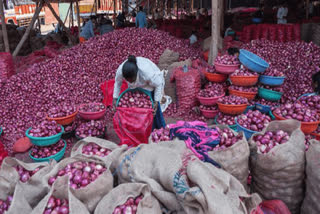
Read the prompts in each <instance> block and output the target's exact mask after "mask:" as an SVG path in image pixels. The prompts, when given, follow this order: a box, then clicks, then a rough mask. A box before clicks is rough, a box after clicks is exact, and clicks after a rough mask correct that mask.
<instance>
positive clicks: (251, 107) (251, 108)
mask: <svg viewBox="0 0 320 214" xmlns="http://www.w3.org/2000/svg"><path fill="white" fill-rule="evenodd" d="M249 110H252V111H253V110H255V106H248V107H247V108H246V110H245V111H244V112H243V114H245V113H247V112H248V111H249Z"/></svg>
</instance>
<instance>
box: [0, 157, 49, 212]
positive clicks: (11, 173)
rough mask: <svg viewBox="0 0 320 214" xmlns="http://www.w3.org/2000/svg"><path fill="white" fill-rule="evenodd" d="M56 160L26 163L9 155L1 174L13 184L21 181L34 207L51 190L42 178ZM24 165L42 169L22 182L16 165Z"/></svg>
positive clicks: (29, 167)
mask: <svg viewBox="0 0 320 214" xmlns="http://www.w3.org/2000/svg"><path fill="white" fill-rule="evenodd" d="M54 164H55V163H54V162H51V163H47V162H42V163H24V162H22V161H19V160H18V159H15V158H12V157H7V158H5V159H4V161H3V163H2V165H1V169H0V176H2V177H4V178H6V179H7V180H9V181H10V182H11V183H12V184H14V185H15V184H16V183H20V185H21V186H22V187H23V189H24V191H25V195H26V196H27V197H26V200H27V201H28V203H29V204H30V205H31V207H34V206H35V205H36V204H37V203H38V202H39V201H40V200H41V199H42V198H43V197H44V196H45V195H46V194H47V192H48V191H49V189H48V187H46V186H43V185H42V178H43V176H44V175H46V174H48V173H49V172H50V171H51V169H52V168H53V166H54ZM18 165H20V166H22V167H23V168H25V169H26V170H28V171H33V170H35V169H36V168H38V167H40V168H41V169H40V170H39V171H38V172H37V173H36V174H34V175H33V176H32V177H31V178H30V180H29V181H27V182H26V183H22V182H21V181H20V176H19V174H18V172H17V170H16V169H15V166H18Z"/></svg>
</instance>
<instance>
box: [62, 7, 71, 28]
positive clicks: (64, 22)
mask: <svg viewBox="0 0 320 214" xmlns="http://www.w3.org/2000/svg"><path fill="white" fill-rule="evenodd" d="M69 13H70V7H69V9H68V11H67V15H66V18H65V19H64V21H63V24H66V21H67V19H68V16H69Z"/></svg>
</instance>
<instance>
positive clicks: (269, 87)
mask: <svg viewBox="0 0 320 214" xmlns="http://www.w3.org/2000/svg"><path fill="white" fill-rule="evenodd" d="M260 87H262V88H265V89H268V90H271V91H277V92H280V93H283V87H282V86H269V85H260Z"/></svg>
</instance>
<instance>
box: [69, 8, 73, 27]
mask: <svg viewBox="0 0 320 214" xmlns="http://www.w3.org/2000/svg"><path fill="white" fill-rule="evenodd" d="M70 15H71V26H72V27H73V4H72V2H71V3H70ZM69 23H70V22H69ZM69 27H70V24H69Z"/></svg>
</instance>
